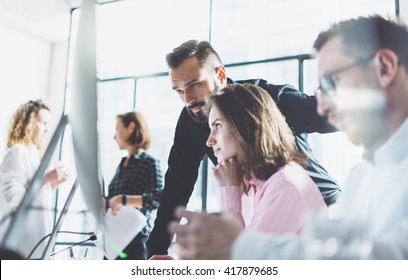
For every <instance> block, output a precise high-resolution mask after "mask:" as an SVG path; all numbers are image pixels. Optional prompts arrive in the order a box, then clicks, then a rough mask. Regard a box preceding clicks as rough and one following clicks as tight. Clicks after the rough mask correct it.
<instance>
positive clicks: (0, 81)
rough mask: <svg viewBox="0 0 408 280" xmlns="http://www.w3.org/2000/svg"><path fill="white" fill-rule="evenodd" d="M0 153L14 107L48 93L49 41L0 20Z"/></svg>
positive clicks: (2, 149)
mask: <svg viewBox="0 0 408 280" xmlns="http://www.w3.org/2000/svg"><path fill="white" fill-rule="evenodd" d="M0 42H1V44H0V92H1V97H2V101H1V102H0V135H1V137H0V156H2V155H3V153H4V148H5V141H6V137H7V126H8V123H9V121H10V118H11V116H12V114H13V112H14V111H15V110H16V109H17V107H18V106H19V105H20V104H22V103H24V102H26V101H28V100H30V99H38V98H46V97H47V95H48V83H49V82H48V73H49V72H50V58H51V52H52V48H51V44H49V43H47V42H45V41H43V40H41V39H38V38H36V37H33V36H31V35H30V34H28V33H25V32H24V31H21V30H19V29H17V28H14V27H13V26H9V25H7V23H4V22H2V21H1V20H0Z"/></svg>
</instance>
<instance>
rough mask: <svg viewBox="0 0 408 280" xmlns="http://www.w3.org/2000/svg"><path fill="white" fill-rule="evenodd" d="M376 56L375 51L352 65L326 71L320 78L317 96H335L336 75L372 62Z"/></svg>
mask: <svg viewBox="0 0 408 280" xmlns="http://www.w3.org/2000/svg"><path fill="white" fill-rule="evenodd" d="M374 56H375V53H374V54H372V55H370V56H369V57H365V58H363V59H361V60H357V61H356V62H354V63H352V64H350V65H346V66H344V67H341V68H339V69H337V70H335V71H331V72H326V73H324V74H323V76H322V77H321V79H320V82H319V87H318V88H317V89H316V91H315V95H316V96H322V95H323V96H326V97H333V96H334V93H335V91H336V82H335V81H334V79H333V76H334V75H337V74H339V73H341V72H345V71H347V70H349V69H351V68H353V67H356V66H359V65H362V64H365V63H368V62H370V61H371V60H372V59H373V58H374Z"/></svg>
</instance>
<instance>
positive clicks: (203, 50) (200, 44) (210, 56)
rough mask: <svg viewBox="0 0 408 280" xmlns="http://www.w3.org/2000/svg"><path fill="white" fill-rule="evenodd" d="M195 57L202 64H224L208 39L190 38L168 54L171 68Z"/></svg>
mask: <svg viewBox="0 0 408 280" xmlns="http://www.w3.org/2000/svg"><path fill="white" fill-rule="evenodd" d="M191 57H195V58H196V59H197V60H198V62H199V63H200V65H201V66H206V67H214V68H215V67H218V66H219V65H221V64H222V62H221V59H220V57H219V55H218V53H217V52H216V51H215V50H214V48H213V47H212V46H211V44H210V43H209V42H207V41H197V40H188V41H186V42H184V43H183V44H181V45H180V46H178V47H177V48H175V49H173V51H172V52H171V53H169V54H167V55H166V62H167V65H168V66H169V68H170V69H173V70H174V69H177V68H178V67H179V66H180V65H181V64H182V63H183V62H184V61H185V60H186V59H188V58H191Z"/></svg>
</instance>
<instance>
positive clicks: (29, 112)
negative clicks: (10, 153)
mask: <svg viewBox="0 0 408 280" xmlns="http://www.w3.org/2000/svg"><path fill="white" fill-rule="evenodd" d="M41 109H45V110H47V111H50V108H49V107H48V105H46V104H45V103H44V102H43V101H42V100H40V99H39V100H35V101H32V100H30V101H28V102H27V103H25V104H22V105H20V107H19V108H18V109H17V110H16V111H15V112H14V114H13V117H12V119H11V122H10V125H9V129H8V134H7V148H10V147H11V146H13V145H15V144H27V145H28V144H33V140H32V138H31V137H32V133H33V128H34V122H35V120H34V119H35V117H37V116H38V114H39V112H40V110H41ZM38 148H40V147H38Z"/></svg>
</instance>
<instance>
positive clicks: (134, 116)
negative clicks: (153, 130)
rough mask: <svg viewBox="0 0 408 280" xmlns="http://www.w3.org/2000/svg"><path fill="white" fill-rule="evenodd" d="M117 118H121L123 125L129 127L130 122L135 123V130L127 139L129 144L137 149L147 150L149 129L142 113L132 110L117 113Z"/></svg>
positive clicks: (149, 140) (149, 139)
mask: <svg viewBox="0 0 408 280" xmlns="http://www.w3.org/2000/svg"><path fill="white" fill-rule="evenodd" d="M117 119H120V120H122V123H123V125H124V126H125V127H129V125H130V123H132V122H133V123H134V124H135V130H134V131H133V133H132V134H131V135H130V137H129V139H128V142H129V143H130V144H132V145H135V146H136V147H137V148H138V149H140V148H141V149H145V150H147V149H148V148H149V147H150V143H151V137H150V131H149V128H148V126H147V122H146V119H145V118H144V116H143V115H142V113H140V112H135V111H132V112H128V113H124V114H120V115H118V116H117Z"/></svg>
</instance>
